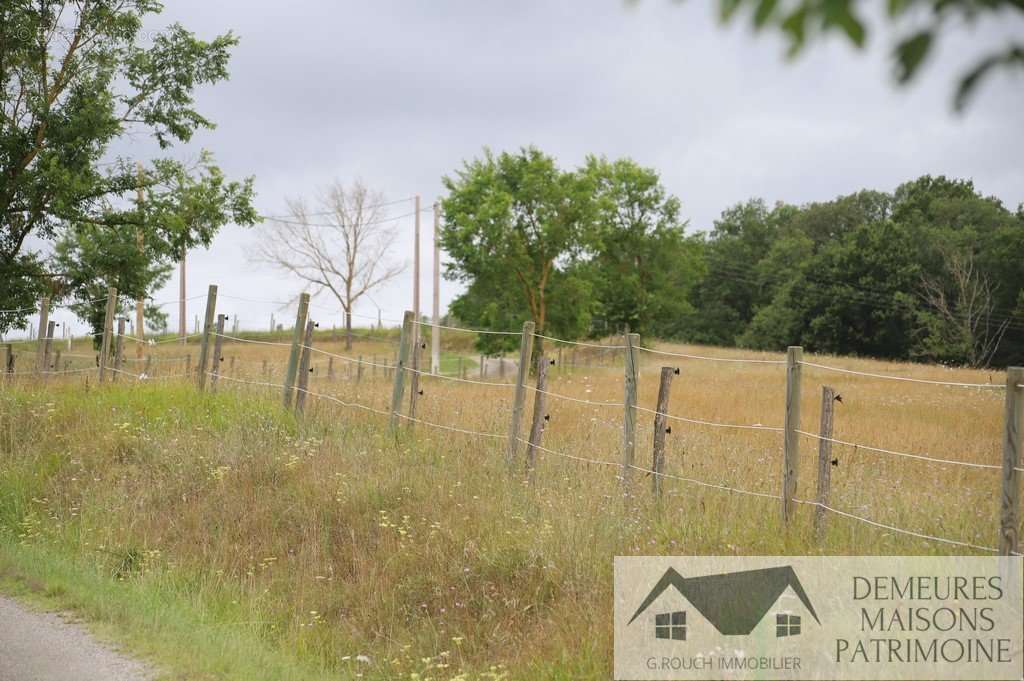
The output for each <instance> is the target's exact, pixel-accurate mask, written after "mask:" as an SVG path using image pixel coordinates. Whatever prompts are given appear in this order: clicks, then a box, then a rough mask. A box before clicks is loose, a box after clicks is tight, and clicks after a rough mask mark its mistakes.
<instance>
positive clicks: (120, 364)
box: [111, 317, 125, 383]
mask: <svg viewBox="0 0 1024 681" xmlns="http://www.w3.org/2000/svg"><path fill="white" fill-rule="evenodd" d="M124 321H125V320H124V317H121V318H120V319H118V320H117V342H116V343H115V344H114V375H113V376H111V380H112V381H113V382H114V383H117V377H118V375H120V373H121V371H122V370H123V369H124Z"/></svg>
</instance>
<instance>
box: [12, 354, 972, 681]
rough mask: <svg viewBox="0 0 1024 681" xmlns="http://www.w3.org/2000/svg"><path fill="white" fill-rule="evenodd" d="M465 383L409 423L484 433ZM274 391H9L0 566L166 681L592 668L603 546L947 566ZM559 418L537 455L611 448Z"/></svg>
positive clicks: (605, 673) (710, 499)
mask: <svg viewBox="0 0 1024 681" xmlns="http://www.w3.org/2000/svg"><path fill="white" fill-rule="evenodd" d="M451 357H452V355H446V360H447V361H448V362H449V363H450V362H451ZM570 378H571V377H570ZM566 380H569V379H566ZM446 383H450V382H446ZM329 388H330V384H325V386H324V387H323V388H322V389H323V390H328V389H329ZM371 388H374V389H375V390H377V392H380V393H382V394H386V393H387V392H388V391H389V388H390V384H389V383H388V382H387V381H385V380H380V381H378V382H377V383H374V382H373V381H371V380H369V379H368V380H367V381H365V382H364V383H363V384H361V389H366V390H370V389H371ZM338 389H339V390H341V391H342V392H341V393H339V394H340V396H341V397H345V396H346V395H347V394H348V392H351V391H352V390H353V387H352V386H349V385H343V386H340V387H339V388H338ZM471 390H477V388H476V387H470V388H466V387H465V386H462V385H461V384H460V385H459V386H458V390H456V389H455V388H454V387H451V386H444V385H441V384H440V383H437V384H434V385H433V387H431V388H430V390H428V391H427V393H426V396H425V397H424V398H423V400H422V401H421V406H420V409H421V412H420V413H421V414H423V416H424V417H425V418H429V419H435V420H438V421H441V420H454V421H457V422H458V423H460V424H461V423H465V424H467V425H468V426H469V427H472V428H474V429H478V430H483V431H489V432H502V430H503V429H504V428H505V427H507V425H506V423H507V405H506V404H504V403H502V402H501V401H500V400H501V399H502V398H496V397H495V396H494V393H493V391H492V392H491V393H487V392H486V391H487V390H490V389H489V388H486V387H481V388H479V391H480V392H479V393H475V392H467V391H471ZM446 391H447V392H446ZM364 399H365V396H364ZM278 400H279V394H278V391H277V390H276V389H274V390H271V391H269V392H267V393H266V394H263V395H261V394H260V393H255V392H249V391H243V392H233V391H232V390H230V389H228V388H227V387H226V386H225V387H223V388H222V389H221V392H220V393H218V394H216V395H210V394H199V393H197V392H195V390H194V389H193V388H192V387H191V386H188V385H174V384H164V385H153V384H137V383H121V384H118V385H112V386H103V387H102V388H101V389H99V388H97V387H95V386H92V387H90V386H88V385H80V384H79V385H65V386H63V387H60V388H58V387H57V386H56V385H53V384H51V385H50V386H49V387H48V388H46V387H44V388H38V387H34V386H31V385H28V386H25V387H9V388H5V389H4V390H3V391H2V392H0V573H2V574H3V575H4V576H5V579H6V581H7V583H8V585H10V584H11V583H17V584H19V585H20V586H19V589H20V590H21V591H22V593H34V594H41V595H42V597H43V598H45V599H46V600H47V602H48V603H51V604H54V605H58V606H59V607H66V608H71V609H74V610H76V611H78V612H80V613H82V614H83V616H85V617H86V618H88V619H89V620H91V621H94V622H97V623H98V624H99V625H100V626H101V627H102V631H103V633H104V635H106V636H109V637H114V638H116V639H118V640H121V641H124V642H126V643H127V645H128V646H129V647H130V649H131V650H133V651H135V652H137V653H139V654H140V655H142V656H143V657H145V658H146V659H150V660H153V661H155V662H156V663H157V664H159V665H161V666H162V667H164V668H166V669H167V670H168V678H172V679H239V680H241V679H286V680H287V679H314V680H315V679H320V678H342V679H346V678H362V679H380V680H384V679H395V678H407V679H413V678H417V677H416V676H414V675H417V674H418V675H419V678H423V679H426V678H432V679H435V680H440V679H498V678H503V679H504V678H507V679H510V680H512V679H517V680H518V679H521V680H523V681H526V680H531V681H532V680H534V679H558V680H560V679H566V680H568V679H605V678H608V677H610V670H611V648H612V645H611V644H612V630H611V606H612V593H611V581H612V580H611V577H612V558H613V556H615V555H672V554H682V555H686V554H705V555H731V554H762V555H777V554H815V553H833V554H840V555H843V554H880V555H884V554H912V553H922V552H925V553H940V554H941V553H946V552H947V551H946V547H944V546H941V545H934V544H929V543H925V542H921V541H920V540H916V539H913V538H909V537H904V536H899V535H892V534H891V533H885V532H880V531H879V530H877V529H875V528H872V527H870V526H866V525H863V524H858V523H852V522H843V521H841V520H834V521H833V522H832V523H831V524H830V529H829V534H828V537H827V538H826V541H825V542H824V543H822V544H820V545H819V544H817V543H816V542H815V541H814V538H813V531H812V528H811V513H810V512H809V509H806V508H801V509H798V517H797V518H796V520H795V522H794V523H793V524H792V525H791V526H790V527H789V528H788V529H784V528H782V527H781V526H780V521H779V514H778V508H777V505H776V503H774V502H772V501H771V500H761V499H752V498H749V497H740V496H738V495H732V494H728V493H723V492H721V491H719V490H715V489H707V488H700V487H694V486H689V485H685V484H678V485H668V486H667V488H666V498H665V500H664V503H663V504H662V506H661V507H660V508H659V507H656V506H655V505H654V504H653V503H652V502H651V500H650V498H649V495H648V494H647V493H646V487H647V485H648V484H649V483H648V481H647V480H646V479H643V480H640V481H639V482H638V483H637V484H638V485H642V486H643V487H644V493H643V494H638V495H637V496H635V497H631V498H624V497H623V495H622V494H621V489H620V487H619V482H618V481H617V479H616V477H615V469H614V468H609V467H604V466H588V465H583V464H577V463H573V462H568V461H565V460H562V459H557V458H554V457H544V458H543V459H542V460H541V462H540V467H539V469H538V473H537V479H536V484H534V485H532V486H531V485H527V484H525V483H524V481H523V480H522V477H521V476H514V477H510V476H509V475H508V471H507V469H506V466H505V463H504V458H503V454H504V441H503V440H501V439H498V440H479V439H474V438H471V437H467V436H463V435H457V434H452V433H449V432H444V431H434V430H428V429H425V428H422V427H418V428H417V430H415V431H414V432H409V431H408V430H406V429H404V428H403V429H402V431H401V432H400V434H399V436H398V437H397V438H396V437H394V436H393V435H392V434H390V433H389V432H388V431H387V429H386V427H385V426H386V420H385V419H383V418H381V417H380V416H378V415H375V414H368V413H366V412H362V411H358V410H351V409H343V408H341V407H339V406H337V405H335V404H333V403H329V402H324V401H317V400H313V401H311V403H310V404H308V405H307V418H306V420H304V421H299V420H297V419H296V418H295V417H294V416H293V415H291V414H289V413H285V412H283V411H282V410H281V409H280V407H279V405H278ZM555 413H556V419H557V426H558V427H560V428H564V429H566V430H565V432H563V433H562V434H561V435H558V434H557V433H552V434H551V440H552V446H553V447H556V448H559V449H565V450H567V451H572V452H575V453H578V454H580V455H582V456H587V457H593V456H598V457H600V456H604V457H605V458H607V457H614V456H616V455H617V450H618V446H619V445H618V439H617V437H615V436H614V435H608V436H607V437H601V435H604V434H607V431H604V430H601V429H597V426H595V425H594V424H593V423H592V422H591V420H590V418H589V415H588V413H586V412H580V414H581V415H580V416H579V417H577V418H576V419H575V420H571V419H570V417H569V413H568V412H565V411H560V412H555ZM587 435H589V437H586V436H587ZM546 442H547V441H546ZM693 442H695V443H698V444H695V445H694V446H693V448H691V449H690V450H689V452H688V453H686V454H684V455H683V456H682V457H680V458H679V463H680V465H682V464H687V465H696V464H700V465H704V464H705V463H706V464H707V465H708V466H712V465H715V466H718V467H719V468H718V469H715V470H714V471H701V472H700V475H702V476H705V477H709V478H711V479H712V480H717V479H722V476H723V471H725V474H728V471H729V470H730V469H729V468H727V467H731V466H734V465H735V460H736V457H735V456H732V457H731V456H723V455H717V454H716V450H715V449H714V447H721V446H722V445H720V444H717V443H716V442H715V441H703V442H706V443H708V444H705V445H703V448H700V447H701V445H700V444H699V443H700V442H702V441H700V440H694V441H693ZM728 442H732V440H730V441H728ZM573 447H576V448H573ZM705 450H706V452H705ZM701 453H705V456H698V455H700V454H701ZM758 470H761V469H758ZM908 499H909V503H908V504H904V500H903V499H902V498H901V497H892V496H891V495H890V497H889V498H887V499H886V500H885V501H884V503H885V505H886V510H887V511H890V512H892V513H894V514H897V515H899V514H902V513H909V512H911V511H912V510H913V505H914V501H913V498H912V497H908ZM879 503H882V502H879ZM911 522H916V521H915V520H914V519H913V518H911ZM965 522H966V521H965ZM362 655H365V656H367V657H368V658H369V661H367V662H358V661H356V658H357V657H358V656H362ZM358 674H362V676H357V675H358Z"/></svg>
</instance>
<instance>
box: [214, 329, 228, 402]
mask: <svg viewBox="0 0 1024 681" xmlns="http://www.w3.org/2000/svg"><path fill="white" fill-rule="evenodd" d="M225 319H227V316H226V315H222V314H219V315H217V338H216V339H215V340H214V341H213V366H211V367H210V392H212V393H215V392H217V380H218V379H219V378H220V370H221V367H222V366H224V364H223V362H224V320H225Z"/></svg>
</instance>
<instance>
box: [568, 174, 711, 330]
mask: <svg viewBox="0 0 1024 681" xmlns="http://www.w3.org/2000/svg"><path fill="white" fill-rule="evenodd" d="M582 172H583V173H585V174H586V175H587V177H588V179H589V186H591V187H592V188H593V200H594V204H595V205H594V210H595V214H594V228H593V231H592V234H591V243H590V247H589V250H590V251H591V253H592V255H591V256H590V257H589V258H588V260H587V263H586V265H585V267H584V268H583V269H584V270H585V271H586V272H587V277H588V278H589V279H590V280H591V281H592V282H593V295H594V304H595V309H594V315H595V317H597V318H600V319H602V320H604V321H605V322H606V323H607V324H608V326H609V327H610V328H612V329H622V328H625V327H628V328H630V329H631V330H632V331H634V332H637V333H639V334H641V335H642V336H644V337H646V336H671V335H677V334H678V333H679V332H680V329H682V328H684V327H685V326H686V320H687V319H689V318H690V317H692V315H693V313H694V308H693V306H692V305H691V304H690V301H689V294H690V291H691V289H692V288H693V287H694V285H695V284H696V282H697V280H698V278H699V276H700V263H701V261H700V256H699V251H700V248H701V246H700V242H698V241H693V240H688V239H687V238H686V237H685V235H684V233H683V231H684V229H685V223H684V222H683V221H681V220H680V218H679V199H677V198H676V197H674V196H671V195H669V194H668V193H667V192H666V191H665V188H664V187H663V186H662V184H661V179H660V178H659V177H658V174H657V173H656V172H655V171H654V170H651V169H649V168H643V167H641V166H640V165H638V164H637V163H636V162H634V161H632V160H630V159H619V160H616V161H609V160H608V159H606V158H599V157H594V156H591V157H589V158H588V159H587V161H586V164H585V166H584V168H583V169H582Z"/></svg>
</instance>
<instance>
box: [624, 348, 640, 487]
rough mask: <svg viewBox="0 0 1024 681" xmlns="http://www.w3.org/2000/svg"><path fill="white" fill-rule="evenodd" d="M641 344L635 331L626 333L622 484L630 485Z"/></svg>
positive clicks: (634, 447)
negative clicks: (638, 352) (638, 356)
mask: <svg viewBox="0 0 1024 681" xmlns="http://www.w3.org/2000/svg"><path fill="white" fill-rule="evenodd" d="M638 345H640V336H639V335H638V334H635V333H627V334H626V358H625V361H624V362H623V366H624V369H625V375H624V381H623V384H624V388H625V390H624V397H625V399H624V400H623V404H624V406H625V410H624V413H623V418H622V484H623V486H624V487H627V488H628V487H629V483H630V478H631V477H632V471H633V457H634V455H635V454H636V384H637V378H638V376H637V364H636V347H637V346H638Z"/></svg>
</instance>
